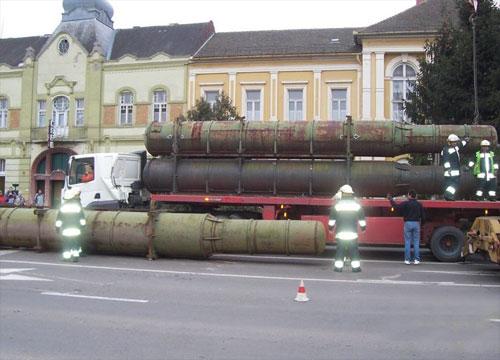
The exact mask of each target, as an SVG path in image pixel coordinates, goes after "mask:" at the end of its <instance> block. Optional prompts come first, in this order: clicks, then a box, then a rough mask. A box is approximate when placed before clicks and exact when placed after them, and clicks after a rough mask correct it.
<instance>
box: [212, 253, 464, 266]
mask: <svg viewBox="0 0 500 360" xmlns="http://www.w3.org/2000/svg"><path fill="white" fill-rule="evenodd" d="M238 258H239V259H254V260H255V259H264V260H289V261H290V260H307V261H320V262H325V261H326V262H331V263H333V261H334V259H333V257H332V258H317V257H316V258H313V257H299V256H267V255H237V254H215V255H212V256H211V259H214V260H228V259H238ZM361 263H381V264H393V263H401V264H403V260H363V259H361ZM427 264H432V265H447V266H449V265H456V263H443V262H439V261H437V262H427Z"/></svg>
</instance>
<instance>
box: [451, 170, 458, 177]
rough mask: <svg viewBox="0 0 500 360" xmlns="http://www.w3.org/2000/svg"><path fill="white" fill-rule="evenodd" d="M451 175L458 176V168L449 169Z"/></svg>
mask: <svg viewBox="0 0 500 360" xmlns="http://www.w3.org/2000/svg"><path fill="white" fill-rule="evenodd" d="M450 175H451V176H459V175H460V170H451V171H450Z"/></svg>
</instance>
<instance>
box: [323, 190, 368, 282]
mask: <svg viewBox="0 0 500 360" xmlns="http://www.w3.org/2000/svg"><path fill="white" fill-rule="evenodd" d="M334 198H337V201H336V202H335V205H333V206H332V209H331V211H330V220H329V221H328V227H329V228H330V230H333V228H334V227H335V241H336V243H337V253H336V256H335V264H334V270H335V271H337V272H341V271H342V269H343V268H344V257H345V256H346V255H349V256H350V257H351V269H352V271H353V272H360V271H361V262H360V260H359V250H358V225H359V226H360V228H361V230H362V231H365V229H366V220H365V214H364V212H363V208H362V207H361V205H360V204H359V203H358V202H357V201H356V200H355V199H354V191H353V190H352V187H351V186H349V185H344V186H342V187H341V188H340V189H339V191H338V193H337V195H336V196H335V197H334Z"/></svg>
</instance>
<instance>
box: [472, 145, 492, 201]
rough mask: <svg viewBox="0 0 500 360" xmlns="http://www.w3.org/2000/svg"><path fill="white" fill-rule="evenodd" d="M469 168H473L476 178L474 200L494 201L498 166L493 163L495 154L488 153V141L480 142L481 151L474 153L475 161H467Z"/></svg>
mask: <svg viewBox="0 0 500 360" xmlns="http://www.w3.org/2000/svg"><path fill="white" fill-rule="evenodd" d="M469 167H470V168H473V174H474V176H475V177H476V178H477V190H476V198H477V199H478V200H485V199H489V200H491V201H495V200H496V198H497V192H496V190H497V177H496V173H497V171H498V164H497V163H495V153H494V152H493V151H490V142H489V141H488V140H483V141H481V150H480V151H478V152H476V161H475V162H474V161H469Z"/></svg>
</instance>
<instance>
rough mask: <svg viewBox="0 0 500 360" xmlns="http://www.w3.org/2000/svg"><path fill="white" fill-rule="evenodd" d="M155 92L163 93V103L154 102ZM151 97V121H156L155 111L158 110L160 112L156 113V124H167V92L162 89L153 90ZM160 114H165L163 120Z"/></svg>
mask: <svg viewBox="0 0 500 360" xmlns="http://www.w3.org/2000/svg"><path fill="white" fill-rule="evenodd" d="M157 92H163V93H165V102H156V97H155V94H156V93H157ZM152 97H153V98H152V99H151V103H152V104H153V106H152V107H151V121H156V120H155V110H156V109H157V108H158V109H159V110H160V111H159V112H158V114H159V116H158V122H161V123H163V122H167V121H168V118H169V116H168V92H167V90H165V89H162V88H157V89H154V90H153V94H152ZM162 114H165V120H162V119H161V117H162Z"/></svg>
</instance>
